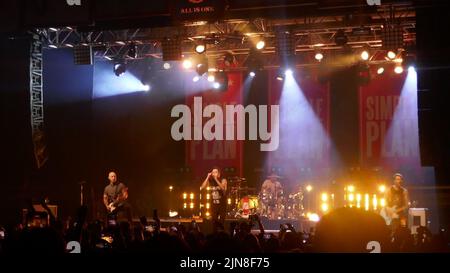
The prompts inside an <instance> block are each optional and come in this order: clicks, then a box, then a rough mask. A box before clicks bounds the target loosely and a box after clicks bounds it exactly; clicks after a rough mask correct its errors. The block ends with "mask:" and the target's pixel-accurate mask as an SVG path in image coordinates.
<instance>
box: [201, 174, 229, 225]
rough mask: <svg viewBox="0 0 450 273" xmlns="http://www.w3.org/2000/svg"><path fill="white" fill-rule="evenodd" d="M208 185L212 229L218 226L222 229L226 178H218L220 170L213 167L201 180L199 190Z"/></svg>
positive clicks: (224, 211) (224, 213)
mask: <svg viewBox="0 0 450 273" xmlns="http://www.w3.org/2000/svg"><path fill="white" fill-rule="evenodd" d="M206 187H209V190H210V191H211V200H212V204H211V217H212V221H213V225H214V230H217V229H218V228H219V227H220V226H221V228H222V229H223V227H224V223H225V215H226V202H225V201H226V192H227V180H226V179H225V178H222V179H221V178H220V170H219V168H217V167H214V168H213V169H212V170H211V172H210V173H208V176H207V177H206V179H205V180H204V181H203V183H202V186H201V187H200V190H203V189H205V188H206Z"/></svg>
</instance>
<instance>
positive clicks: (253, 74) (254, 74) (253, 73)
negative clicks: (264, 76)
mask: <svg viewBox="0 0 450 273" xmlns="http://www.w3.org/2000/svg"><path fill="white" fill-rule="evenodd" d="M248 75H250V77H252V78H253V77H254V76H256V73H255V72H253V71H251V72H250V73H249V74H248Z"/></svg>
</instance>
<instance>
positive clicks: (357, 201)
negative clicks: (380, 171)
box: [320, 185, 386, 214]
mask: <svg viewBox="0 0 450 273" xmlns="http://www.w3.org/2000/svg"><path fill="white" fill-rule="evenodd" d="M385 192H386V186H385V185H380V186H379V187H378V193H372V194H371V193H364V194H362V193H359V192H356V188H355V186H353V185H348V186H346V187H345V188H344V207H349V208H357V209H361V208H364V209H365V210H366V211H369V210H373V211H378V210H379V209H381V208H384V207H385V206H386V199H385V198H384V194H385ZM377 194H378V195H377ZM334 199H335V196H334V194H328V193H326V192H323V193H322V194H321V195H320V203H321V204H320V210H321V212H322V213H324V214H325V213H327V212H329V211H330V210H331V209H332V208H333V207H334V201H335V200H334Z"/></svg>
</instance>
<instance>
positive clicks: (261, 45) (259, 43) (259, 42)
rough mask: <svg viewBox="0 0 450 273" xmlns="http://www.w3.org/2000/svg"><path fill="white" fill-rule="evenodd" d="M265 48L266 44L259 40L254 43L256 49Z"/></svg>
mask: <svg viewBox="0 0 450 273" xmlns="http://www.w3.org/2000/svg"><path fill="white" fill-rule="evenodd" d="M265 46H266V43H265V42H264V41H263V40H260V41H258V42H257V43H256V49H258V50H261V49H263V48H264V47H265Z"/></svg>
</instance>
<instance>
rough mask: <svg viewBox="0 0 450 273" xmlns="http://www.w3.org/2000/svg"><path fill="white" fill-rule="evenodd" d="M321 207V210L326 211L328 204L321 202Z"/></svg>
mask: <svg viewBox="0 0 450 273" xmlns="http://www.w3.org/2000/svg"><path fill="white" fill-rule="evenodd" d="M321 209H322V212H327V211H328V204H327V203H322V206H321Z"/></svg>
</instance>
